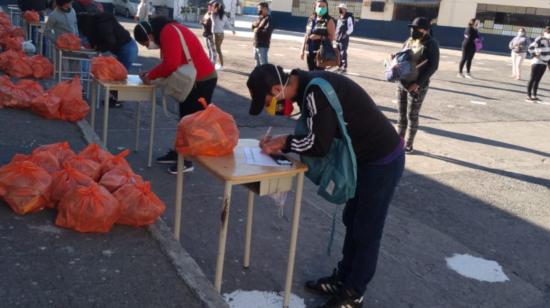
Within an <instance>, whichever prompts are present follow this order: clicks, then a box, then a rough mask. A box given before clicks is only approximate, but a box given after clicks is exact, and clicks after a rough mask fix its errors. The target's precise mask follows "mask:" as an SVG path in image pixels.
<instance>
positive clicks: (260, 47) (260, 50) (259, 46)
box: [252, 2, 273, 66]
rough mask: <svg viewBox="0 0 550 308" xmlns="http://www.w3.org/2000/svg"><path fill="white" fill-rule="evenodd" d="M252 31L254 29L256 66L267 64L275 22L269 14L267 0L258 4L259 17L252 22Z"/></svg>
mask: <svg viewBox="0 0 550 308" xmlns="http://www.w3.org/2000/svg"><path fill="white" fill-rule="evenodd" d="M252 31H254V58H255V59H256V66H260V65H262V64H267V63H268V60H267V54H268V52H269V45H270V44H271V33H272V32H273V24H272V23H271V16H270V15H269V6H268V4H267V2H260V3H259V4H258V19H257V20H256V21H255V22H253V23H252Z"/></svg>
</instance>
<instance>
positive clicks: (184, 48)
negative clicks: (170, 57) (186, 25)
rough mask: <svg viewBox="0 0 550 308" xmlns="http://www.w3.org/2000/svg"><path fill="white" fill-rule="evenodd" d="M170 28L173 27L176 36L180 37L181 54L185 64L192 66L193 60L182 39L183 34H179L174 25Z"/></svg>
mask: <svg viewBox="0 0 550 308" xmlns="http://www.w3.org/2000/svg"><path fill="white" fill-rule="evenodd" d="M171 26H172V27H174V29H175V30H176V32H177V33H178V35H179V37H180V43H181V47H183V53H184V55H185V59H186V60H187V63H189V64H192V63H193V59H192V58H191V53H190V52H189V48H188V47H187V44H186V43H185V39H184V38H183V34H181V31H180V29H178V27H176V26H175V25H171Z"/></svg>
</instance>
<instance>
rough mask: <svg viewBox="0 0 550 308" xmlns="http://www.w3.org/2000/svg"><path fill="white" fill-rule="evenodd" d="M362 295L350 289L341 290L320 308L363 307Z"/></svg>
mask: <svg viewBox="0 0 550 308" xmlns="http://www.w3.org/2000/svg"><path fill="white" fill-rule="evenodd" d="M363 301H364V297H363V296H360V295H359V294H357V292H355V291H354V290H351V289H346V290H342V291H341V292H340V293H339V294H337V295H334V296H333V297H332V298H331V299H329V300H328V301H327V302H326V303H325V304H324V305H322V306H319V307H320V308H361V307H363Z"/></svg>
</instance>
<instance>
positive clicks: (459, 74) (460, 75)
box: [456, 73, 464, 78]
mask: <svg viewBox="0 0 550 308" xmlns="http://www.w3.org/2000/svg"><path fill="white" fill-rule="evenodd" d="M456 77H458V78H464V74H462V73H458V74H456Z"/></svg>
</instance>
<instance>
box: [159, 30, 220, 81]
mask: <svg viewBox="0 0 550 308" xmlns="http://www.w3.org/2000/svg"><path fill="white" fill-rule="evenodd" d="M174 26H176V27H177V28H178V29H179V30H180V32H181V34H182V35H183V39H184V40H185V43H186V44H187V48H188V49H189V53H191V59H192V60H193V65H194V66H195V69H196V70H197V77H196V78H197V80H201V79H203V78H205V77H206V76H208V75H210V74H212V73H214V72H215V70H216V69H215V68H214V65H213V64H212V62H210V60H209V59H208V56H207V55H206V53H205V52H204V49H203V48H202V45H201V43H200V42H199V39H197V37H196V36H195V34H194V33H193V32H191V30H189V29H188V28H187V27H185V26H183V25H180V24H178V23H175V22H174V23H170V24H167V25H166V26H164V28H163V29H162V30H161V31H160V56H161V60H162V62H161V63H160V64H159V65H157V66H155V68H153V69H152V70H151V71H150V72H149V74H148V77H149V79H157V78H164V77H168V76H169V75H170V74H172V73H173V72H174V71H176V69H178V67H180V66H181V65H183V64H187V59H186V58H185V54H184V52H183V47H182V46H181V42H180V38H179V35H178V32H177V31H176V29H174Z"/></svg>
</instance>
